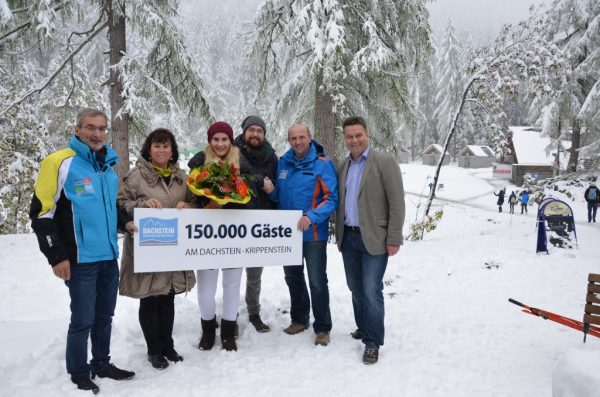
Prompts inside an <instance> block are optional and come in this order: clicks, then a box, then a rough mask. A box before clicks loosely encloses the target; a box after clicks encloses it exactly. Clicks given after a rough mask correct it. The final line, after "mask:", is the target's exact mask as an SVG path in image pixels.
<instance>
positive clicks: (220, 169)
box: [187, 161, 254, 205]
mask: <svg viewBox="0 0 600 397" xmlns="http://www.w3.org/2000/svg"><path fill="white" fill-rule="evenodd" d="M248 178H249V177H247V176H245V175H240V170H239V169H238V168H237V167H236V166H235V165H233V164H227V163H224V162H222V161H220V162H218V163H214V162H211V163H209V164H208V165H204V166H200V167H198V168H194V169H193V170H192V171H191V172H190V176H189V177H188V179H187V185H188V188H189V189H190V191H191V192H192V193H194V194H195V195H197V196H204V197H207V198H209V199H212V200H214V201H216V202H217V203H218V204H220V205H225V204H227V203H237V204H246V203H247V202H248V201H250V198H251V197H252V196H253V195H254V192H253V191H252V189H250V188H249V187H248V184H247V182H246V181H247V180H248Z"/></svg>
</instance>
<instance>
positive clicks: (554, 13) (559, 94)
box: [529, 0, 600, 171]
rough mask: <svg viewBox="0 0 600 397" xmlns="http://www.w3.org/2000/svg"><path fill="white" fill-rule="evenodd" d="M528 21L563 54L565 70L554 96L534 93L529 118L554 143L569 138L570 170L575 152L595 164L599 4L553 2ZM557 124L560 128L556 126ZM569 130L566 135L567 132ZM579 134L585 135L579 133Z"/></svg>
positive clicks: (599, 116) (599, 147)
mask: <svg viewBox="0 0 600 397" xmlns="http://www.w3.org/2000/svg"><path fill="white" fill-rule="evenodd" d="M543 11H544V12H543V13H539V16H538V15H534V16H533V17H531V18H530V19H529V23H530V24H532V25H533V24H539V25H541V26H543V27H544V29H541V30H540V34H542V35H543V37H544V38H545V39H546V40H547V41H548V42H551V43H553V44H555V45H556V46H557V47H559V48H560V49H561V51H562V56H563V57H565V58H566V59H567V60H568V63H569V66H570V69H569V70H568V72H567V71H566V70H563V73H561V74H560V75H559V76H558V77H557V82H556V83H555V84H554V85H552V86H551V87H552V88H553V90H552V91H553V92H551V93H547V92H543V91H544V90H542V92H541V93H540V92H536V94H537V96H536V101H535V102H534V106H532V109H531V114H530V115H531V117H536V115H537V117H538V123H539V124H540V125H541V126H542V129H543V132H544V133H545V134H546V135H548V136H550V137H552V138H553V144H556V141H558V140H563V139H569V140H571V143H572V145H571V150H570V152H571V153H570V158H569V164H568V167H567V168H568V170H569V171H575V170H576V169H577V165H578V159H579V154H580V153H581V154H582V155H583V156H584V157H585V158H589V159H595V160H596V164H597V165H598V163H600V156H598V153H600V2H598V1H595V0H554V1H553V2H552V4H550V5H548V6H547V7H546V8H544V9H543ZM559 126H560V130H558V127H559ZM569 132H571V133H570V134H569ZM582 132H585V133H584V134H582Z"/></svg>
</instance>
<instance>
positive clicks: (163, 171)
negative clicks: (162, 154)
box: [152, 165, 173, 178]
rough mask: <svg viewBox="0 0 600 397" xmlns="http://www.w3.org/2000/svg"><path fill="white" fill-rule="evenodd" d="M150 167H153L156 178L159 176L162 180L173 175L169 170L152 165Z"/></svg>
mask: <svg viewBox="0 0 600 397" xmlns="http://www.w3.org/2000/svg"><path fill="white" fill-rule="evenodd" d="M152 167H154V170H155V171H156V173H157V174H158V176H161V177H163V178H168V177H170V176H171V174H172V173H173V170H172V169H171V168H160V167H157V166H155V165H153V166H152Z"/></svg>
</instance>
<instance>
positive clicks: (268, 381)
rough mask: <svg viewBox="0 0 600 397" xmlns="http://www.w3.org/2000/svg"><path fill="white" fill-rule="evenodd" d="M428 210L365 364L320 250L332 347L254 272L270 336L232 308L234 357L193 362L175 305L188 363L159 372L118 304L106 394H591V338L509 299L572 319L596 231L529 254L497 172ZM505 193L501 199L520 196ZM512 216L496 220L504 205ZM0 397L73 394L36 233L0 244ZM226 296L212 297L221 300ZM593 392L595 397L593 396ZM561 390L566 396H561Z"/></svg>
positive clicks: (56, 288) (186, 309) (62, 330)
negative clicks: (298, 324) (129, 375)
mask: <svg viewBox="0 0 600 397" xmlns="http://www.w3.org/2000/svg"><path fill="white" fill-rule="evenodd" d="M402 171H403V174H404V180H405V185H406V186H405V188H406V191H407V197H406V202H407V218H406V219H407V223H406V225H405V228H406V229H408V223H412V222H414V220H415V215H416V211H417V206H418V205H419V204H421V206H419V207H418V208H419V211H422V207H423V205H424V203H425V198H420V197H419V194H421V193H423V194H425V193H428V187H427V185H428V183H429V181H430V180H431V179H428V178H427V176H428V175H429V176H433V173H434V168H433V167H428V166H422V165H416V164H403V165H402ZM440 181H441V183H444V189H443V190H442V191H439V192H438V200H436V201H434V204H435V205H436V207H435V208H436V209H437V208H439V207H440V206H441V207H443V209H444V217H443V219H442V221H441V223H440V224H439V227H438V229H437V230H435V231H434V232H432V233H430V234H427V235H426V236H425V240H424V241H421V242H410V241H409V242H406V243H405V245H404V246H403V247H402V248H401V250H400V253H399V255H397V256H395V257H393V258H391V260H390V263H389V265H388V270H387V272H386V275H385V281H386V287H385V291H384V292H385V296H386V331H387V333H386V343H385V345H384V346H383V347H382V349H381V355H380V361H379V363H378V364H376V365H374V366H365V365H363V364H362V362H361V354H362V349H363V347H362V345H361V343H360V342H358V341H355V340H353V339H352V338H351V337H350V336H349V333H350V332H351V331H353V330H354V328H355V326H354V321H353V315H352V306H351V300H350V292H349V291H348V289H347V287H346V284H345V278H344V272H343V264H342V260H341V255H340V254H339V253H338V251H337V249H336V247H335V246H334V245H331V246H330V247H329V252H328V255H329V263H328V275H329V280H330V292H331V313H332V317H333V330H332V334H331V336H332V342H331V344H330V345H329V346H327V347H321V346H319V347H317V346H314V344H313V338H314V334H313V333H312V331H307V332H304V333H302V334H299V335H295V336H289V335H286V334H284V333H283V332H282V329H283V328H284V327H286V326H287V325H288V323H289V315H288V314H287V311H288V310H289V295H288V291H287V287H286V285H285V282H284V280H283V271H282V269H281V268H266V269H265V271H264V275H263V294H262V306H263V309H262V314H263V317H264V319H265V320H266V322H268V323H269V324H270V325H271V328H272V332H270V333H267V334H258V333H256V332H255V331H254V330H253V329H251V327H249V326H248V322H247V312H246V309H245V305H244V304H243V298H242V304H241V306H240V339H239V340H238V347H239V350H238V352H235V353H228V352H224V351H221V350H220V349H219V348H218V346H217V348H215V349H213V350H212V351H209V352H203V351H199V350H198V349H196V345H197V343H198V339H199V335H200V319H199V314H198V309H197V306H196V294H195V291H192V293H191V294H188V295H187V296H181V295H180V296H177V298H176V318H175V331H174V338H175V347H176V349H177V350H178V351H179V352H180V353H181V354H182V355H183V356H184V358H185V361H183V362H182V363H178V364H175V365H171V366H170V367H169V368H167V369H166V370H164V371H157V370H154V369H153V368H151V367H150V364H149V363H148V362H147V361H146V356H145V343H144V340H143V337H142V333H141V330H140V327H139V324H138V321H137V307H138V302H137V300H133V299H130V298H124V297H119V301H118V303H117V310H116V315H115V319H114V327H113V342H112V359H113V361H114V362H115V363H116V364H117V365H118V366H121V367H124V368H127V369H132V370H134V371H136V373H137V376H136V378H135V379H134V380H131V381H127V382H122V383H117V382H114V381H110V380H100V381H99V382H98V383H99V385H100V387H101V390H102V391H101V393H102V394H103V395H110V396H163V395H167V394H173V395H177V396H182V397H184V396H199V395H202V396H206V395H209V396H211V397H217V396H252V395H261V396H284V395H285V396H307V395H308V396H326V395H333V394H335V395H339V396H481V395H485V396H547V395H550V394H551V393H552V390H553V388H554V390H556V391H557V393H558V392H559V391H565V390H566V392H565V394H556V395H575V396H589V395H590V394H589V390H594V389H593V388H592V389H586V388H585V387H586V385H592V386H593V387H598V386H599V385H600V373H598V371H597V370H594V368H597V363H598V362H599V361H600V340H598V339H595V338H593V337H589V338H588V342H587V343H586V344H585V345H583V343H582V335H581V334H580V333H578V332H576V331H574V330H571V329H569V328H566V327H563V326H560V325H558V324H555V323H551V322H549V321H544V320H542V319H540V318H537V317H533V316H530V315H527V314H524V313H521V312H520V311H519V309H518V308H517V307H516V306H514V305H512V304H510V303H508V302H507V299H508V298H509V297H511V298H514V299H517V300H520V301H522V302H524V303H526V304H529V305H531V306H536V307H540V308H544V309H546V310H549V311H553V312H556V313H560V314H563V315H565V316H568V317H572V318H575V319H580V318H581V317H582V313H583V305H584V297H585V287H586V283H587V281H586V280H587V274H588V273H589V272H596V273H599V272H600V264H599V259H598V258H600V244H598V241H599V237H600V223H597V224H588V223H587V222H586V221H585V204H584V202H583V201H581V199H580V197H581V193H582V192H574V193H576V195H575V196H576V197H577V201H575V202H572V203H571V204H572V206H573V209H574V211H575V215H576V217H577V218H578V220H579V221H581V222H578V223H577V232H578V237H579V249H578V250H569V251H563V250H554V251H552V253H551V255H545V254H543V255H536V254H535V215H534V213H535V206H531V207H530V211H529V214H528V215H520V214H515V215H512V216H510V215H509V214H508V213H507V212H504V213H502V214H499V213H498V212H496V211H497V207H496V205H495V203H496V198H495V197H494V196H493V195H492V191H493V190H496V191H497V190H498V189H499V188H501V187H504V186H505V185H506V182H505V181H498V180H493V179H492V178H491V169H490V168H488V169H479V170H465V169H461V168H457V167H453V166H447V167H444V168H443V169H442V175H441V178H440ZM515 189H516V187H514V186H510V185H508V186H507V190H508V191H510V190H515ZM505 208H506V207H505ZM0 247H1V248H2V249H1V250H0V280H2V284H3V289H2V292H0V343H1V349H0V385H2V387H0V395H2V396H34V395H35V396H38V395H44V396H59V395H60V396H82V395H87V394H86V393H84V392H79V391H76V390H75V388H74V385H73V384H72V383H71V382H70V381H69V378H68V376H67V374H66V372H65V368H64V367H65V362H64V350H65V335H66V329H67V325H68V321H69V320H68V316H69V313H68V293H67V289H66V288H65V287H64V286H63V285H62V283H61V281H59V280H58V279H56V278H55V277H54V276H52V273H51V270H50V268H49V267H48V265H47V264H46V263H45V259H44V258H43V257H42V255H41V254H40V253H39V252H38V249H37V242H36V240H35V237H34V236H33V235H18V236H15V235H9V236H0ZM219 293H220V291H219ZM596 390H597V389H596ZM568 393H571V394H568Z"/></svg>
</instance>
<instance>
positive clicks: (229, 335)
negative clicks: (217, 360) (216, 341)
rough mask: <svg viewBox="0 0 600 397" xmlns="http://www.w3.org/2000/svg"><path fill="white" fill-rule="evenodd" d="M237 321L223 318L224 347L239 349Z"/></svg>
mask: <svg viewBox="0 0 600 397" xmlns="http://www.w3.org/2000/svg"><path fill="white" fill-rule="evenodd" d="M235 324H236V322H235V321H228V320H223V319H221V345H222V346H223V349H225V350H227V351H228V352H230V351H237V344H236V343H235Z"/></svg>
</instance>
